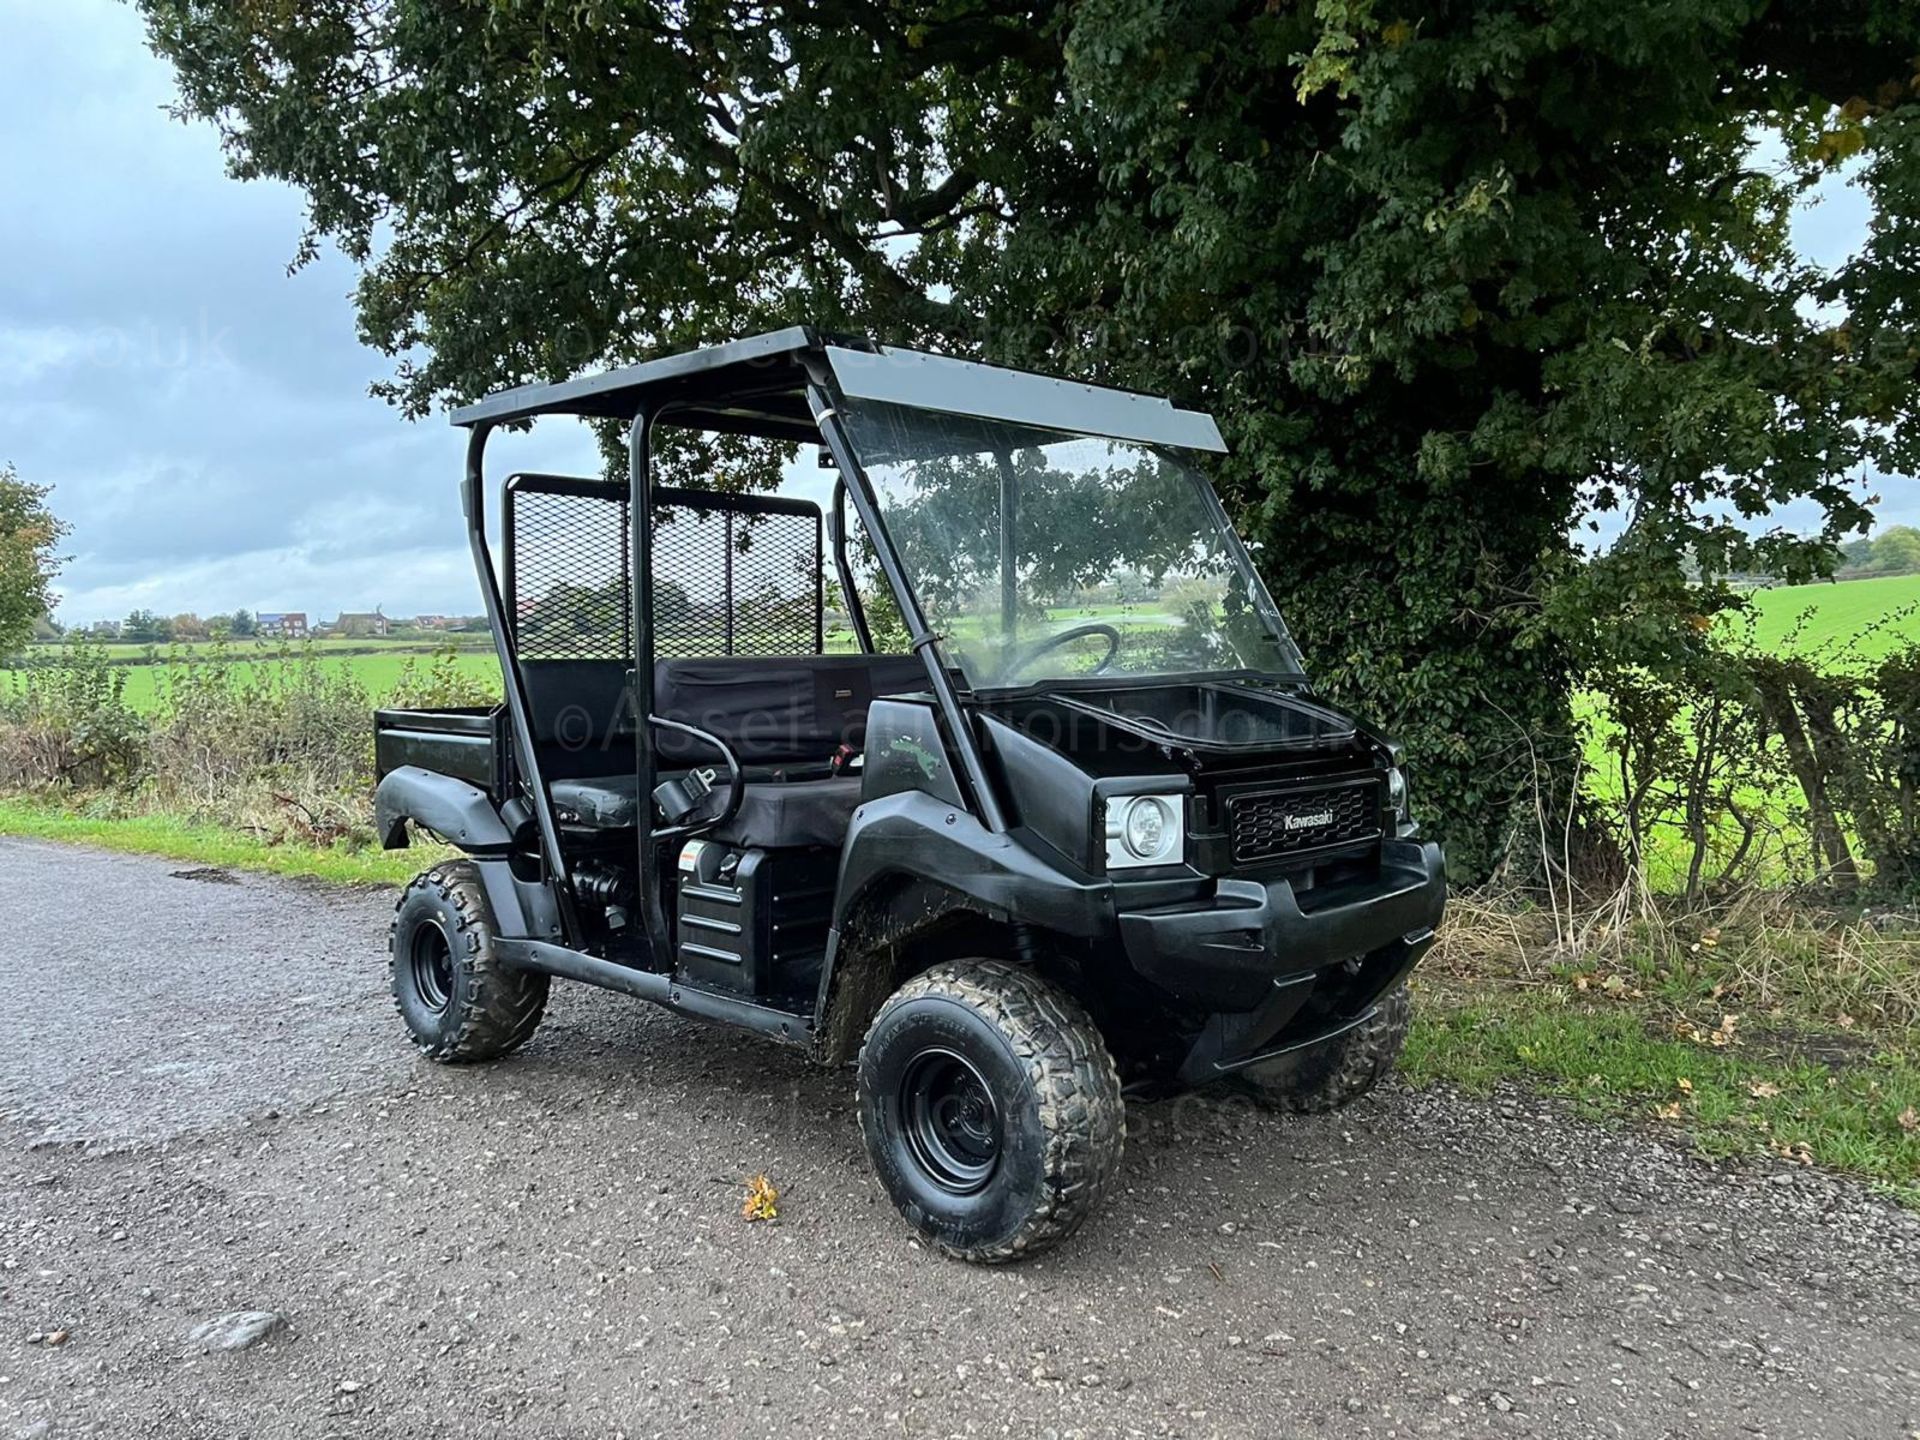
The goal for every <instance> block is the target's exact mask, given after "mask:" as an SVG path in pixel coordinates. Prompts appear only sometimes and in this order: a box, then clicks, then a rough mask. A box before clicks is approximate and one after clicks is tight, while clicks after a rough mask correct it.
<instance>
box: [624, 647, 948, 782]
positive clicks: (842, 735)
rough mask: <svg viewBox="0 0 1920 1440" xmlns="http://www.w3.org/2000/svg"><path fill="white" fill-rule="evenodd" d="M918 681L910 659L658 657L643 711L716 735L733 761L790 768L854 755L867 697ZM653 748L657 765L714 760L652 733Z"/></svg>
mask: <svg viewBox="0 0 1920 1440" xmlns="http://www.w3.org/2000/svg"><path fill="white" fill-rule="evenodd" d="M926 674H927V672H926V667H925V666H924V665H923V664H922V663H921V661H920V660H919V658H918V657H916V656H913V655H802V656H794V657H791V658H788V657H773V658H759V657H752V656H728V657H722V658H715V659H703V660H681V659H673V660H660V661H657V662H655V664H654V667H653V709H654V713H655V714H656V715H662V716H665V717H666V718H667V719H669V720H678V721H679V722H680V723H681V724H683V725H697V726H699V727H700V728H701V729H702V730H709V731H711V732H713V733H714V734H715V735H718V736H719V737H720V738H721V739H723V740H725V741H726V742H727V744H728V745H729V746H731V747H732V748H733V751H734V753H735V754H736V755H737V756H739V758H740V760H741V763H743V764H748V765H777V764H800V763H805V762H808V761H822V760H826V759H829V758H830V757H831V756H832V755H833V753H834V751H835V750H836V749H838V748H839V747H840V746H841V745H852V746H854V747H855V748H856V749H858V748H859V747H860V746H861V745H863V744H864V743H865V741H866V733H867V707H868V706H870V705H872V704H873V701H874V697H875V696H877V695H891V694H899V693H901V692H903V691H911V690H918V689H920V688H922V686H923V685H924V682H925V680H926ZM659 747H660V749H659V754H660V759H661V761H662V763H665V764H706V763H709V762H711V761H713V760H717V759H718V758H719V757H718V756H717V755H715V754H714V753H713V752H712V747H711V746H707V745H702V744H701V743H700V742H698V741H696V740H694V739H692V738H691V737H689V736H685V735H674V734H670V733H662V734H661V735H660V736H659Z"/></svg>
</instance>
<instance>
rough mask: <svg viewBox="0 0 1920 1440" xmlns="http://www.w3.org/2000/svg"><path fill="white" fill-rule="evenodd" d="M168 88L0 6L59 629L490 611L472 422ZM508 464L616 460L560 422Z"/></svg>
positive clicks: (3, 377) (14, 207)
mask: <svg viewBox="0 0 1920 1440" xmlns="http://www.w3.org/2000/svg"><path fill="white" fill-rule="evenodd" d="M171 93H172V90H171V77H170V72H169V71H168V68H167V67H166V65H165V64H163V63H162V62H161V61H160V60H158V59H156V58H155V57H154V56H153V55H152V54H150V53H149V52H148V50H147V49H146V46H145V44H144V39H143V35H142V30H141V26H140V24H139V21H138V18H137V16H136V15H135V13H134V12H133V10H132V9H131V7H130V6H128V5H126V4H123V3H120V0H59V3H56V4H48V3H46V0H0V196H4V197H5V201H6V204H5V209H4V213H0V461H12V462H13V463H14V464H15V465H17V466H18V468H19V470H20V472H21V474H22V475H23V476H25V477H27V478H29V479H31V480H34V481H36V482H38V483H42V484H51V485H53V486H54V487H55V491H54V497H53V503H54V506H55V509H56V512H57V513H58V514H60V515H61V516H62V517H64V518H65V519H66V520H67V521H69V522H70V523H71V525H72V527H73V534H72V537H71V539H70V541H69V543H68V546H67V549H68V550H69V551H70V552H71V555H72V559H71V561H70V563H69V564H68V566H67V570H66V573H65V576H64V577H63V581H62V584H61V590H62V592H63V594H64V597H65V598H64V600H63V602H62V604H61V606H60V609H59V612H58V614H59V618H60V619H61V620H62V621H64V622H66V623H68V624H76V623H85V622H88V621H91V620H95V619H104V618H109V617H119V616H124V615H125V614H126V613H127V612H128V611H129V610H132V609H135V608H137V607H146V608H151V609H154V610H158V611H161V612H163V613H167V614H171V613H175V612H178V611H181V610H194V611H198V612H200V613H202V614H210V613H214V612H217V611H226V610H232V609H233V608H235V607H237V606H244V607H246V608H247V609H250V610H305V611H308V612H309V613H312V614H314V615H316V616H318V615H327V616H331V615H332V614H333V613H334V612H335V611H337V610H341V609H347V610H370V609H373V608H374V607H375V606H380V607H382V608H383V609H385V611H386V612H387V613H388V614H390V615H406V614H412V613H415V612H419V611H430V612H453V613H468V612H471V611H474V610H477V609H478V608H479V605H478V594H477V590H476V588H475V585H474V581H473V575H472V571H471V569H470V566H469V563H468V559H467V553H466V550H465V547H464V543H463V541H462V539H461V532H460V521H459V505H458V499H457V495H456V485H457V482H458V476H459V469H460V464H461V454H462V448H461V444H460V436H459V435H458V433H457V432H455V431H454V430H452V429H451V428H450V427H448V426H447V425H446V424H445V422H444V420H438V419H436V420H432V421H423V422H420V423H417V424H409V423H407V422H405V421H403V420H401V419H400V418H399V417H398V416H397V415H396V414H395V413H394V412H393V411H392V410H391V409H390V408H389V407H388V406H386V405H385V404H384V403H383V402H380V401H377V400H374V399H372V398H371V397H370V396H368V394H367V386H368V384H369V382H370V381H372V380H373V379H375V378H377V377H379V376H381V375H383V374H384V373H386V368H387V362H386V361H385V359H384V358H383V357H381V356H380V355H378V354H375V353H374V352H372V351H370V350H367V349H365V348H364V347H362V346H361V345H360V344H359V343H358V341H357V340H356V339H355V337H354V321H353V309H352V304H351V301H350V299H349V294H350V291H351V289H352V285H353V278H354V277H353V272H352V269H351V267H350V266H348V265H347V264H346V262H344V261H343V260H341V259H340V258H339V257H337V256H332V255H329V256H327V257H325V258H324V259H322V260H321V261H320V262H318V263H316V264H314V265H311V266H309V267H307V268H306V269H304V270H302V271H300V272H299V273H297V274H295V275H292V276H289V275H288V274H287V264H288V261H289V260H290V259H291V257H292V255H293V251H294V246H295V243H296V241H297V240H298V238H299V234H300V217H301V210H300V204H299V200H298V197H297V196H296V195H295V194H294V192H292V191H291V190H289V189H286V188H284V187H281V186H277V185H271V184H263V183H253V184H247V185H242V184H239V183H237V182H235V181H233V180H229V179H228V178H227V177H226V175H225V173H224V169H223V164H222V158H221V154H220V147H219V144H218V142H217V140H216V138H215V137H214V135H213V133H212V132H211V131H210V130H209V129H207V128H206V127H204V126H183V125H180V124H177V123H175V122H174V121H172V120H170V119H169V118H168V117H167V115H166V113H165V107H166V105H167V103H168V100H169V98H170V96H171ZM1864 221H1865V209H1864V206H1863V205H1862V203H1861V202H1860V200H1859V198H1858V197H1857V196H1856V195H1854V194H1853V193H1852V192H1850V191H1848V190H1847V189H1845V187H1840V186H1835V187H1832V189H1831V191H1830V193H1829V194H1827V195H1826V196H1825V197H1824V202H1823V203H1822V204H1821V205H1820V206H1818V207H1816V208H1815V209H1814V210H1812V211H1810V212H1809V214H1808V215H1807V217H1806V218H1805V221H1804V223H1803V224H1802V225H1801V226H1800V230H1799V237H1800V241H1801V244H1802V246H1803V248H1804V249H1806V250H1807V251H1808V252H1810V253H1811V254H1812V255H1813V256H1814V257H1816V258H1818V259H1821V260H1825V261H1831V260H1834V259H1837V258H1839V257H1840V256H1842V255H1844V254H1845V253H1846V252H1847V250H1848V249H1850V248H1851V247H1852V245H1853V244H1854V243H1856V241H1857V238H1858V237H1859V235H1860V233H1861V231H1862V227H1863V225H1864ZM489 459H490V462H494V463H497V464H498V466H499V469H498V471H497V473H500V474H505V473H507V471H508V470H509V469H520V468H528V469H532V468H538V469H549V470H563V471H572V472H574V473H591V472H592V471H594V470H595V469H596V468H597V461H596V459H595V457H594V452H593V447H592V444H591V441H590V440H589V438H588V437H587V436H586V435H585V433H584V432H582V431H580V430H578V429H577V428H575V427H572V426H570V425H563V424H562V423H559V422H549V423H548V424H546V425H543V426H542V427H541V429H540V430H539V431H538V432H536V434H535V435H534V436H532V437H513V436H508V437H501V438H500V439H498V440H496V442H495V444H494V446H493V448H492V450H491V451H490V455H489ZM490 468H492V466H491V464H490ZM1902 488H1903V489H1911V488H1912V487H1910V486H1905V487H1902ZM1909 508H1911V509H1913V510H1915V511H1916V512H1920V505H1913V504H1911V502H1905V501H1903V500H1900V499H1896V498H1895V497H1894V496H1891V495H1890V496H1889V504H1888V506H1887V508H1886V511H1885V514H1886V516H1887V518H1915V517H1914V516H1910V515H1906V514H1904V513H1903V512H1904V511H1905V510H1907V509H1909ZM1785 518H1787V519H1788V521H1789V522H1790V523H1792V522H1795V521H1796V520H1797V521H1798V522H1799V523H1805V520H1806V519H1808V518H1811V517H1795V516H1793V515H1792V514H1789V515H1788V516H1787V517H1785Z"/></svg>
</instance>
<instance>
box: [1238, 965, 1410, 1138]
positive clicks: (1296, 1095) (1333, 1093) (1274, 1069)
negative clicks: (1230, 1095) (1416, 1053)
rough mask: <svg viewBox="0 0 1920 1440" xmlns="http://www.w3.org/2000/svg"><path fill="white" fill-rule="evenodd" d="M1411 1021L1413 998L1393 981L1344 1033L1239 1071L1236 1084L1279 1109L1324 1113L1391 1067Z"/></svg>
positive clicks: (1357, 1093) (1353, 1096)
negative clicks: (1259, 1067)
mask: <svg viewBox="0 0 1920 1440" xmlns="http://www.w3.org/2000/svg"><path fill="white" fill-rule="evenodd" d="M1412 1026H1413V997H1412V996H1411V995H1409V994H1408V993H1407V987H1406V986H1405V985H1396V986H1395V987H1394V988H1393V989H1392V990H1391V991H1389V992H1388V993H1387V994H1385V995H1383V996H1381V997H1380V1001H1379V1004H1378V1005H1377V1006H1376V1007H1375V1008H1374V1012H1373V1014H1372V1015H1371V1016H1369V1017H1368V1018H1367V1019H1366V1020H1365V1021H1363V1022H1362V1023H1360V1024H1358V1025H1356V1026H1354V1027H1353V1029H1351V1030H1349V1031H1347V1032H1346V1033H1345V1034H1343V1035H1340V1036H1337V1037H1335V1038H1334V1039H1332V1040H1329V1041H1328V1042H1327V1043H1326V1044H1325V1045H1320V1046H1317V1047H1315V1048H1314V1049H1312V1050H1309V1051H1307V1052H1306V1053H1305V1054H1304V1055H1301V1056H1299V1057H1298V1058H1295V1059H1289V1060H1284V1061H1279V1062H1276V1063H1275V1064H1274V1065H1273V1066H1271V1067H1269V1068H1267V1069H1265V1070H1248V1071H1245V1072H1243V1073H1242V1074H1241V1075H1240V1077H1239V1081H1240V1084H1241V1085H1242V1086H1243V1087H1244V1088H1246V1089H1248V1090H1250V1091H1252V1092H1253V1095H1254V1098H1255V1099H1257V1100H1259V1101H1261V1102H1262V1103H1263V1104H1267V1105H1271V1106H1273V1107H1274V1108H1275V1109H1278V1110H1291V1111H1294V1112H1295V1113H1296V1114H1301V1115H1323V1114H1326V1113H1327V1112H1328V1111H1332V1110H1339V1109H1342V1108H1344V1107H1345V1106H1348V1105H1351V1104H1352V1103H1353V1102H1354V1101H1356V1100H1358V1099H1359V1098H1360V1097H1361V1096H1362V1095H1365V1094H1366V1093H1367V1092H1368V1091H1369V1090H1371V1089H1373V1087H1374V1086H1375V1085H1378V1084H1379V1083H1380V1081H1381V1080H1383V1079H1384V1078H1385V1077H1386V1076H1387V1075H1388V1074H1389V1073H1390V1072H1391V1071H1392V1069H1393V1066H1394V1062H1395V1061H1396V1060H1398V1059H1399V1058H1400V1051H1401V1049H1402V1048H1403V1047H1404V1046H1405V1045H1406V1043H1407V1031H1408V1030H1410V1029H1411V1028H1412Z"/></svg>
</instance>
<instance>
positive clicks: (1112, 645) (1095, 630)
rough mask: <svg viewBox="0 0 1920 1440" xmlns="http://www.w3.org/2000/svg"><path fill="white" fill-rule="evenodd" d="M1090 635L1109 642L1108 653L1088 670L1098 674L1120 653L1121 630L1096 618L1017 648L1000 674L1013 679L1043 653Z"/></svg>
mask: <svg viewBox="0 0 1920 1440" xmlns="http://www.w3.org/2000/svg"><path fill="white" fill-rule="evenodd" d="M1088 635H1098V636H1099V637H1100V638H1101V639H1102V640H1105V641H1106V642H1107V653H1106V654H1104V655H1102V656H1101V657H1100V663H1099V664H1098V665H1095V666H1094V667H1093V668H1092V669H1091V670H1089V671H1087V674H1089V675H1098V674H1099V673H1100V672H1101V671H1103V670H1105V669H1106V668H1107V666H1109V665H1111V664H1112V663H1113V659H1114V656H1116V655H1118V654H1119V653H1120V632H1119V631H1118V630H1116V629H1114V628H1113V626H1111V625H1104V624H1102V623H1100V622H1099V621H1097V620H1095V621H1092V622H1090V623H1088V624H1085V625H1076V626H1074V627H1073V628H1072V629H1071V630H1062V631H1061V632H1060V633H1059V634H1058V635H1049V636H1047V638H1046V639H1044V640H1036V641H1035V642H1034V643H1033V644H1031V645H1029V646H1027V647H1026V648H1025V649H1024V650H1016V651H1015V652H1014V653H1013V655H1012V656H1011V658H1009V659H1008V660H1007V662H1006V663H1005V664H1003V665H1002V666H1001V667H1000V676H1001V678H1002V679H1003V680H1011V679H1012V678H1013V677H1014V676H1015V675H1017V674H1019V673H1020V672H1021V671H1022V670H1024V669H1026V668H1027V666H1029V665H1031V664H1032V663H1033V662H1034V661H1036V660H1038V659H1039V658H1040V657H1041V656H1042V655H1049V654H1051V653H1053V652H1054V651H1055V650H1058V649H1059V648H1060V647H1061V646H1063V645H1071V644H1072V643H1073V642H1074V641H1076V640H1080V639H1083V638H1085V637H1086V636H1088Z"/></svg>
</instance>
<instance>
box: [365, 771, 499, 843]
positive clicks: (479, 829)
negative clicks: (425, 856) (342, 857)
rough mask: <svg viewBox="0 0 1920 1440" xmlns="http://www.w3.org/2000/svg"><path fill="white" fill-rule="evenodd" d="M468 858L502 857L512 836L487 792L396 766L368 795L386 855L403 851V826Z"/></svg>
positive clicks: (445, 778)
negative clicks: (436, 839)
mask: <svg viewBox="0 0 1920 1440" xmlns="http://www.w3.org/2000/svg"><path fill="white" fill-rule="evenodd" d="M409 820H411V821H413V823H414V824H416V825H418V826H419V827H420V828H421V829H423V830H431V831H432V832H433V833H434V834H435V835H438V836H439V837H440V838H441V839H442V840H445V841H446V842H447V843H448V844H449V845H455V846H458V847H459V848H460V849H462V850H464V851H466V852H467V853H468V854H469V855H506V854H508V853H510V852H511V851H512V849H513V837H512V835H511V834H510V833H509V832H508V830H507V827H506V825H505V823H503V822H502V821H501V819H500V812H499V811H497V810H495V809H494V808H493V801H492V800H490V799H488V798H487V792H486V791H484V790H482V789H480V788H479V787H478V786H476V785H469V784H468V783H467V782H466V781H464V780H456V779H454V778H453V777H452V776H451V775H440V774H437V773H435V772H434V771H432V770H423V769H421V768H420V767H419V766H418V765H402V766H401V767H400V768H399V769H397V770H391V771H389V772H388V773H387V774H386V776H385V777H384V778H383V779H382V780H381V781H380V787H379V789H377V790H375V791H374V794H373V823H374V829H375V830H376V831H377V832H378V833H379V836H380V844H381V846H382V847H383V848H384V849H387V850H404V849H406V847H407V821H409Z"/></svg>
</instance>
